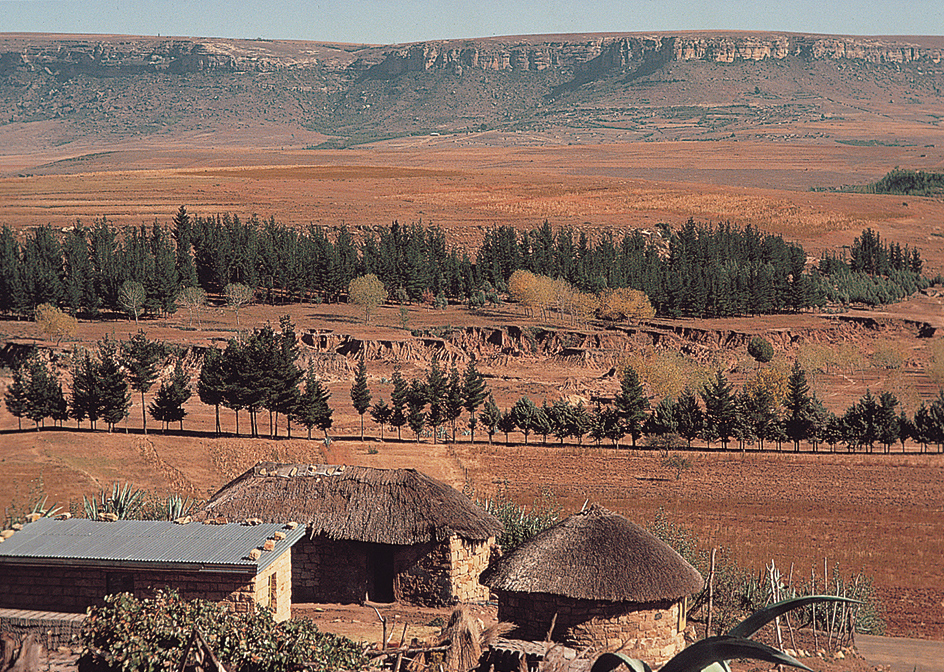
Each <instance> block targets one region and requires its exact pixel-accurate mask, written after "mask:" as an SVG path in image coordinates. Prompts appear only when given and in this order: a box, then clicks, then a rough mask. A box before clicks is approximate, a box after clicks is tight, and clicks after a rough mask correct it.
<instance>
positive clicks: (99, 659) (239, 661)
mask: <svg viewBox="0 0 944 672" xmlns="http://www.w3.org/2000/svg"><path fill="white" fill-rule="evenodd" d="M194 628H198V629H199V631H200V633H201V634H202V636H203V637H204V638H205V640H206V642H207V644H208V645H209V646H210V648H211V649H212V651H213V652H214V653H215V654H216V656H217V658H219V660H220V662H221V663H223V664H224V665H225V666H226V668H227V669H229V670H235V671H237V672H283V671H285V672H287V671H288V670H296V669H300V668H301V666H302V664H305V669H308V670H313V671H315V672H333V671H334V670H358V669H361V668H363V667H364V666H365V665H366V662H367V661H366V659H365V657H364V654H363V650H362V648H361V647H360V646H358V645H357V644H355V643H354V642H352V641H350V640H348V639H346V638H344V637H339V636H337V635H332V634H328V633H323V632H321V631H320V630H318V628H317V627H316V626H315V625H314V623H312V622H311V621H310V620H307V619H301V620H290V621H286V622H284V623H276V622H275V621H274V620H273V619H272V614H271V612H269V611H268V610H267V609H264V608H262V607H258V606H254V608H253V610H252V611H250V612H248V613H237V612H235V611H233V610H231V609H229V608H227V607H225V606H223V605H220V604H217V603H215V602H208V601H206V600H200V599H197V600H184V599H183V598H181V596H180V595H179V594H178V593H177V592H176V591H163V590H158V591H157V594H156V595H155V597H154V598H150V599H138V598H136V597H134V596H132V595H130V594H128V593H121V594H118V595H110V596H108V597H106V598H105V604H104V605H103V606H100V607H91V608H90V609H89V615H88V617H87V618H86V620H85V622H84V624H83V626H82V641H83V645H84V648H83V653H82V659H83V662H84V663H86V664H92V665H94V664H96V663H97V664H98V665H100V666H101V667H104V669H108V670H121V671H122V672H125V671H129V672H130V671H131V670H135V671H136V672H138V671H148V672H158V671H161V670H166V669H178V668H179V667H180V665H181V663H182V662H183V661H182V660H181V659H182V658H183V656H184V653H185V651H186V648H187V644H188V642H189V641H190V637H191V635H192V633H193V630H194Z"/></svg>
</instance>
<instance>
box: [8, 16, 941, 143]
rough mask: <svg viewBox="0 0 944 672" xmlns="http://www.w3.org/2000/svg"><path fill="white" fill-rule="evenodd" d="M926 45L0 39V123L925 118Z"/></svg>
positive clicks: (713, 127)
mask: <svg viewBox="0 0 944 672" xmlns="http://www.w3.org/2000/svg"><path fill="white" fill-rule="evenodd" d="M942 55H944V38H940V37H924V38H917V37H916V38H864V37H835V36H817V35H797V34H783V33H756V34H755V33H678V34H667V33H661V34H646V35H643V34H612V35H609V34H608V35H556V36H530V37H506V38H492V39H474V40H453V41H437V42H423V43H417V44H409V45H393V46H365V45H341V44H325V43H314V42H298V41H265V40H224V39H201V38H156V37H126V36H74V35H26V34H0V128H2V127H3V126H4V125H8V124H17V123H23V122H36V121H50V120H52V121H53V122H54V125H55V127H56V128H57V129H58V130H57V136H56V137H57V141H58V142H68V141H70V140H71V139H74V138H76V137H85V138H89V137H91V138H101V139H103V140H114V139H116V138H133V137H139V136H143V135H153V134H166V133H174V134H199V133H213V132H215V131H217V130H219V129H221V128H240V127H242V128H246V127H253V126H254V125H257V124H262V123H273V124H284V125H287V126H289V127H293V126H294V127H297V128H302V129H308V130H314V131H318V132H320V133H323V134H325V135H328V136H332V137H331V138H330V139H329V142H330V143H333V144H337V145H345V144H351V143H355V142H362V141H366V140H371V139H378V138H384V137H390V136H397V135H405V134H411V133H430V132H440V133H443V132H462V131H477V130H486V129H489V130H492V129H497V130H502V131H508V132H515V131H520V132H539V133H554V132H555V129H563V128H567V129H574V128H579V129H586V130H587V131H593V130H594V129H601V128H608V129H610V130H616V131H619V132H621V133H623V134H624V139H627V140H634V139H636V140H638V139H678V138H682V139H713V138H719V137H725V136H727V135H730V134H731V133H743V132H751V131H752V130H756V129H759V128H766V129H767V130H766V131H765V132H770V129H771V128H775V127H776V126H777V125H778V124H783V123H792V122H796V121H798V120H799V121H803V120H823V119H832V120H838V121H841V120H842V119H843V118H845V117H846V116H847V115H863V114H865V115H872V116H874V117H876V118H882V119H885V120H886V122H887V123H888V124H889V125H890V127H893V126H894V125H895V124H896V123H901V124H902V125H904V126H909V127H915V128H918V129H919V130H920V129H921V128H927V129H928V130H932V129H933V128H934V127H939V126H940V123H941V119H942V116H944V113H942V112H941V111H942V110H944V63H942ZM915 124H917V126H915ZM16 128H19V127H16ZM8 130H9V129H8ZM816 132H817V133H824V131H823V130H818V131H816Z"/></svg>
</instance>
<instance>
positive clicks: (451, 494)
mask: <svg viewBox="0 0 944 672" xmlns="http://www.w3.org/2000/svg"><path fill="white" fill-rule="evenodd" d="M200 517H201V518H203V519H204V520H207V521H214V520H217V521H219V522H226V521H243V520H247V519H259V520H260V521H262V522H280V523H286V522H290V521H295V522H297V523H299V524H305V525H307V526H308V535H306V538H305V539H302V540H300V541H299V542H298V543H297V544H295V546H294V547H293V548H292V600H293V601H294V602H360V601H362V600H364V599H365V598H368V599H370V600H372V601H375V602H390V601H393V600H397V601H404V602H409V603H413V604H424V605H443V604H451V603H454V602H465V601H473V600H485V599H488V589H487V588H485V587H484V586H483V585H482V584H480V583H479V575H480V574H481V573H482V571H483V570H484V569H485V568H486V567H487V566H488V563H489V556H490V549H491V547H492V545H493V544H494V542H495V536H496V535H497V534H498V533H499V532H500V531H501V523H500V522H499V521H498V520H497V519H496V518H495V517H494V516H492V515H490V514H488V513H486V512H485V511H484V510H483V509H481V508H480V507H478V506H476V505H475V503H474V502H472V501H471V500H470V499H469V498H468V497H466V496H465V495H463V494H462V493H461V492H459V491H458V490H456V489H455V488H452V487H450V486H448V485H446V484H444V483H441V482H440V481H437V480H436V479H434V478H430V477H429V476H426V475H425V474H422V473H420V472H418V471H416V470H415V469H374V468H371V467H358V466H330V465H309V464H279V463H274V462H260V463H258V464H257V465H256V466H254V467H253V468H252V469H250V470H249V471H247V472H246V473H244V474H243V475H242V476H239V477H238V478H236V479H235V480H234V481H232V482H231V483H229V484H227V485H225V486H224V487H223V488H222V489H221V490H220V491H219V492H217V493H216V494H215V495H213V497H212V498H211V499H210V501H209V502H207V504H206V506H205V507H204V510H203V512H202V513H201V515H200Z"/></svg>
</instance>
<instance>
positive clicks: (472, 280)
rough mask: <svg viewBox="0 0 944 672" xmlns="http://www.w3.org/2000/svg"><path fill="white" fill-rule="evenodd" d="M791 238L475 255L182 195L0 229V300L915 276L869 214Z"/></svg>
mask: <svg viewBox="0 0 944 672" xmlns="http://www.w3.org/2000/svg"><path fill="white" fill-rule="evenodd" d="M806 261H807V257H806V252H805V251H804V250H803V248H802V247H801V246H800V245H798V244H796V243H788V242H785V241H784V240H783V239H782V238H781V237H779V236H773V235H768V234H763V233H761V232H759V231H758V230H756V229H755V228H753V227H751V226H747V227H743V228H742V227H739V226H734V225H731V224H720V225H718V226H716V227H712V226H709V225H706V224H697V223H696V222H694V220H691V219H690V220H689V221H688V222H686V223H685V224H684V225H683V226H681V227H680V228H679V229H678V230H677V231H671V230H670V228H669V227H668V226H667V225H662V226H661V227H660V230H659V231H658V232H642V231H632V232H629V233H626V234H625V235H624V236H623V237H622V238H621V239H619V240H617V239H615V238H614V237H613V236H612V235H611V234H609V233H606V234H604V235H603V236H602V237H601V238H600V239H599V240H597V241H592V240H591V239H590V238H589V237H588V236H587V234H586V232H580V234H579V235H577V236H576V238H575V236H574V233H573V232H572V231H571V230H570V229H566V228H564V229H560V230H558V231H557V232H555V231H554V230H553V229H552V228H551V226H550V224H549V223H548V222H544V224H542V225H541V226H539V227H537V228H535V229H533V230H531V231H525V232H523V233H521V234H519V233H518V232H517V231H516V230H515V229H513V228H511V227H507V226H501V227H495V228H492V229H491V230H489V231H488V232H487V233H486V235H485V238H484V240H483V242H482V245H481V246H480V247H479V249H478V250H477V251H476V253H475V254H474V261H473V258H472V257H470V255H469V254H468V253H466V252H460V251H459V250H458V249H456V248H455V247H452V248H449V247H448V246H447V245H446V238H445V234H444V233H443V232H442V231H441V230H440V229H438V228H437V227H424V226H421V225H418V224H414V225H410V226H401V225H399V224H398V223H396V222H394V223H393V224H392V225H390V226H389V227H385V228H382V229H380V230H379V231H377V232H367V233H365V234H364V235H363V236H362V239H361V240H360V241H356V240H355V238H354V235H353V234H352V232H351V231H350V230H348V229H347V228H346V227H345V226H339V227H336V228H335V229H334V231H333V232H331V233H330V235H329V232H328V231H326V230H325V229H323V228H318V227H314V226H312V227H309V229H308V230H307V231H298V230H296V229H293V228H291V227H288V226H284V225H282V224H279V223H277V222H276V221H275V220H274V219H271V218H270V219H269V220H266V221H260V220H259V219H258V218H256V217H252V218H250V219H248V220H241V219H240V218H239V217H237V216H230V215H223V216H214V217H199V216H196V217H195V216H191V215H190V214H189V213H188V212H187V211H186V209H185V208H184V207H183V206H181V207H180V209H179V210H178V211H177V213H176V215H175V216H174V218H173V221H172V223H171V226H170V227H168V228H165V227H163V226H162V225H160V224H158V223H155V224H154V225H153V226H151V227H147V226H140V227H132V228H129V229H127V230H125V231H124V232H122V233H119V231H118V230H116V229H115V228H114V227H113V226H112V225H111V224H110V223H109V222H108V221H107V220H106V219H105V218H104V217H103V218H101V219H100V220H96V221H95V222H94V223H93V225H92V226H90V227H84V226H81V225H76V226H74V227H70V228H69V229H68V230H66V231H64V232H57V231H55V230H53V229H52V228H50V227H38V228H36V229H33V230H32V231H30V232H29V233H28V235H26V236H25V239H23V240H22V241H20V240H18V239H17V237H16V235H15V234H14V232H13V231H12V230H11V229H10V228H9V227H4V228H3V229H0V312H4V313H8V314H16V315H24V316H29V315H31V314H32V312H33V311H34V310H35V309H36V307H37V306H39V305H42V304H50V305H53V306H57V307H60V308H63V309H67V310H68V311H69V312H70V313H72V314H73V315H76V314H83V315H86V316H90V317H95V316H97V315H99V314H100V313H102V312H107V311H122V310H123V307H122V299H121V292H122V287H123V286H125V285H126V283H129V282H131V283H137V284H140V285H141V286H142V287H143V290H144V294H145V298H144V301H143V308H144V310H145V311H146V312H148V313H150V314H152V315H161V314H167V313H170V312H173V311H174V310H176V303H177V298H178V296H179V295H180V292H181V290H182V289H184V288H189V287H200V288H202V289H203V290H204V291H206V292H208V293H211V294H219V293H220V292H222V291H223V289H224V288H225V287H226V286H227V285H230V284H239V285H245V286H247V287H250V288H251V289H252V290H253V291H254V292H255V294H256V296H257V297H258V298H260V299H261V300H264V301H267V302H273V303H274V302H286V301H311V300H314V301H338V300H340V299H342V298H344V296H345V294H346V292H347V289H348V287H349V285H350V282H351V280H352V279H354V278H355V277H359V276H362V275H365V274H373V275H376V276H377V278H379V280H380V281H381V282H382V283H383V285H384V287H385V288H386V290H387V292H388V294H389V298H390V299H391V300H395V301H399V302H406V301H419V300H421V298H422V297H423V296H424V294H430V295H432V296H444V297H449V298H452V299H454V300H470V299H471V298H472V297H473V296H474V295H476V294H478V293H479V292H480V291H483V290H484V291H486V292H488V291H489V290H491V289H493V288H499V289H501V290H504V289H505V288H506V287H507V282H508V279H509V278H510V277H511V275H512V274H513V273H514V272H515V271H518V270H526V271H529V272H531V273H534V274H537V275H542V276H546V277H549V278H552V279H557V278H562V279H564V280H567V281H568V282H569V283H571V284H572V285H573V286H575V287H577V288H578V289H580V290H581V291H584V292H591V293H598V292H600V291H601V290H603V289H606V288H620V287H629V288H632V289H636V290H639V291H642V292H644V293H645V294H646V295H647V296H648V297H649V299H650V301H651V302H652V305H653V306H654V307H655V309H656V310H657V312H658V313H659V314H661V315H670V316H679V315H686V316H692V317H706V316H729V315H747V314H767V313H776V312H789V311H794V312H795V311H799V310H804V309H807V308H810V307H813V306H822V305H824V304H825V303H826V301H838V302H844V303H848V302H853V301H863V302H866V303H872V304H875V303H888V302H891V301H897V300H899V299H901V298H903V297H904V296H907V295H908V294H910V293H913V292H914V291H916V289H920V288H921V287H923V286H925V285H926V283H927V281H926V280H925V279H924V278H923V276H922V275H921V271H922V261H921V257H920V253H919V252H918V250H917V249H909V248H907V247H905V248H901V247H900V246H898V245H897V244H891V245H887V244H884V243H883V242H882V241H881V240H880V239H879V237H878V234H876V233H874V232H873V231H871V230H870V229H867V230H866V231H864V232H863V234H862V236H861V237H860V238H857V239H856V242H855V245H853V247H852V259H851V261H850V262H848V263H847V262H846V261H844V260H843V259H840V258H839V257H838V256H824V257H823V259H822V260H821V262H820V264H819V266H818V267H817V268H814V269H808V268H807V264H806Z"/></svg>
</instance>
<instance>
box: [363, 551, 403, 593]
mask: <svg viewBox="0 0 944 672" xmlns="http://www.w3.org/2000/svg"><path fill="white" fill-rule="evenodd" d="M367 572H368V574H369V577H370V578H369V581H370V589H369V591H368V592H369V594H370V599H371V601H373V602H393V601H394V600H395V599H396V598H395V596H394V592H393V581H394V578H395V577H396V572H395V571H394V565H393V547H392V546H387V545H385V544H376V545H372V546H371V548H370V550H369V551H368V552H367Z"/></svg>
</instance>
